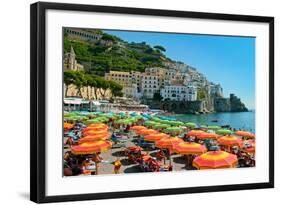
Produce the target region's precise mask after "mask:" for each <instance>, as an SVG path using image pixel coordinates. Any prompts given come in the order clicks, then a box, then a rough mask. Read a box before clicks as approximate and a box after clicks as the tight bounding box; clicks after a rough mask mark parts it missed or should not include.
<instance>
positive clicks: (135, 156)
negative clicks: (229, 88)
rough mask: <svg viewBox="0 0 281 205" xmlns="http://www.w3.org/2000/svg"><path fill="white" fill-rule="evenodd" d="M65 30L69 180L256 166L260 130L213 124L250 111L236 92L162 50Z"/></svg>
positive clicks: (65, 136) (102, 34)
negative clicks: (221, 115)
mask: <svg viewBox="0 0 281 205" xmlns="http://www.w3.org/2000/svg"><path fill="white" fill-rule="evenodd" d="M64 31H65V33H64V34H65V35H64V45H65V46H64V56H63V70H64V90H63V93H64V106H63V107H64V111H63V112H64V113H63V117H64V118H63V133H64V134H63V142H64V144H63V153H64V155H63V159H64V164H63V173H64V176H85V175H100V174H121V173H122V174H125V173H138V172H142V173H144V172H166V171H182V170H201V169H219V168H245V167H255V133H254V130H252V129H245V127H243V126H234V125H235V124H234V121H233V123H232V122H231V121H230V123H228V122H227V123H228V124H225V122H224V121H220V120H218V119H212V118H210V119H209V118H208V116H212V114H214V113H237V114H238V115H239V114H240V113H247V112H249V110H248V108H247V107H246V106H245V104H244V103H243V102H242V101H241V99H240V98H239V97H237V96H236V95H235V94H230V96H228V97H225V96H224V94H223V87H222V86H221V85H220V84H219V83H214V82H211V81H209V80H208V79H207V77H206V76H204V75H203V74H202V73H200V72H199V71H198V69H197V68H194V67H192V66H189V65H187V64H186V63H183V62H178V61H173V60H171V59H169V58H168V57H167V56H165V54H164V52H165V48H164V47H162V46H161V45H157V46H154V47H151V46H150V45H147V44H146V43H145V42H141V43H135V42H131V43H128V42H125V41H123V40H122V39H119V38H118V37H116V36H112V35H109V34H107V33H106V32H104V31H101V30H95V29H92V30H89V29H77V28H65V30H64ZM82 54H83V55H82ZM93 56H94V57H93ZM249 113H251V112H249ZM177 114H181V115H182V114H183V115H184V116H183V117H184V118H183V119H184V120H182V119H180V118H178V117H177ZM192 116H198V117H200V120H202V119H203V118H202V117H201V116H203V117H204V116H206V118H204V119H207V120H205V121H196V122H195V121H193V120H192V119H194V118H192ZM214 116H215V115H214ZM227 119H230V120H234V119H235V118H234V117H233V118H229V117H228V118H227ZM238 121H240V118H239V117H238ZM240 124H241V123H240Z"/></svg>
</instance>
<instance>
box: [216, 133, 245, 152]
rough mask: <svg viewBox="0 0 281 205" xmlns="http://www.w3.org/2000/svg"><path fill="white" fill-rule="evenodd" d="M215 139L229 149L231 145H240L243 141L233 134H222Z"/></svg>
mask: <svg viewBox="0 0 281 205" xmlns="http://www.w3.org/2000/svg"><path fill="white" fill-rule="evenodd" d="M217 141H218V143H219V144H220V145H224V146H227V147H228V149H229V151H230V147H231V146H239V147H241V146H242V144H243V141H242V140H241V139H240V138H238V137H234V136H223V137H221V138H219V139H218V140H217Z"/></svg>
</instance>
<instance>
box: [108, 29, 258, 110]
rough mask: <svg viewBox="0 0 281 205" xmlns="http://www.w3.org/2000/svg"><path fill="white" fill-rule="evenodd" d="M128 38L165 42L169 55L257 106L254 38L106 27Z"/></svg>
mask: <svg viewBox="0 0 281 205" xmlns="http://www.w3.org/2000/svg"><path fill="white" fill-rule="evenodd" d="M104 31H105V32H107V33H110V34H113V35H116V36H118V37H120V38H122V39H123V40H125V41H128V42H132V41H134V42H143V41H145V42H146V43H148V44H150V45H151V46H155V45H162V46H164V47H165V48H166V52H165V54H166V56H167V57H169V58H171V59H173V60H178V61H182V62H184V63H186V64H188V65H190V66H193V67H195V68H197V70H198V71H199V72H201V73H203V74H204V75H205V76H206V77H207V79H208V80H209V81H212V82H214V83H220V84H221V85H222V87H223V89H224V90H223V92H224V96H228V95H229V94H230V93H235V94H236V95H237V96H238V97H240V98H241V100H242V101H243V102H244V103H245V104H246V106H247V107H248V108H250V109H254V108H255V38H252V37H237V36H210V35H196V34H170V33H157V32H155V33H154V32H132V31H112V30H104Z"/></svg>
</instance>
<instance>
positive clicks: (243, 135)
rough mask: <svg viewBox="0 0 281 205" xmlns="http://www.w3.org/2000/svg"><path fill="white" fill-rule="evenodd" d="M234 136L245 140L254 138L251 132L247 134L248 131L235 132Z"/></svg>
mask: <svg viewBox="0 0 281 205" xmlns="http://www.w3.org/2000/svg"><path fill="white" fill-rule="evenodd" d="M234 134H235V135H237V136H241V137H244V138H246V139H254V138H255V135H254V134H253V133H251V132H248V131H237V132H235V133H234Z"/></svg>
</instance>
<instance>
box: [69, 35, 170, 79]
mask: <svg viewBox="0 0 281 205" xmlns="http://www.w3.org/2000/svg"><path fill="white" fill-rule="evenodd" d="M94 32H96V33H97V32H98V33H99V34H102V38H101V40H100V41H97V42H95V43H91V42H87V41H82V40H77V39H76V40H73V39H71V38H69V37H68V35H67V34H66V33H65V35H64V53H67V52H69V51H70V48H71V46H72V47H73V48H74V51H75V53H76V59H77V61H78V62H79V63H81V64H83V65H84V67H85V71H86V72H87V73H93V74H96V75H99V76H104V73H105V72H108V71H110V70H115V71H140V72H143V71H144V70H145V68H147V67H151V66H163V63H164V62H167V61H168V62H171V60H170V59H169V58H167V57H166V56H165V55H164V52H165V51H166V50H165V48H164V47H163V46H161V45H157V46H154V47H151V46H150V45H148V44H147V43H146V42H141V43H135V42H125V41H123V40H122V39H120V38H118V37H116V36H113V35H110V34H107V33H105V32H103V31H101V30H94ZM104 41H106V42H108V43H105V42H104Z"/></svg>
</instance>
